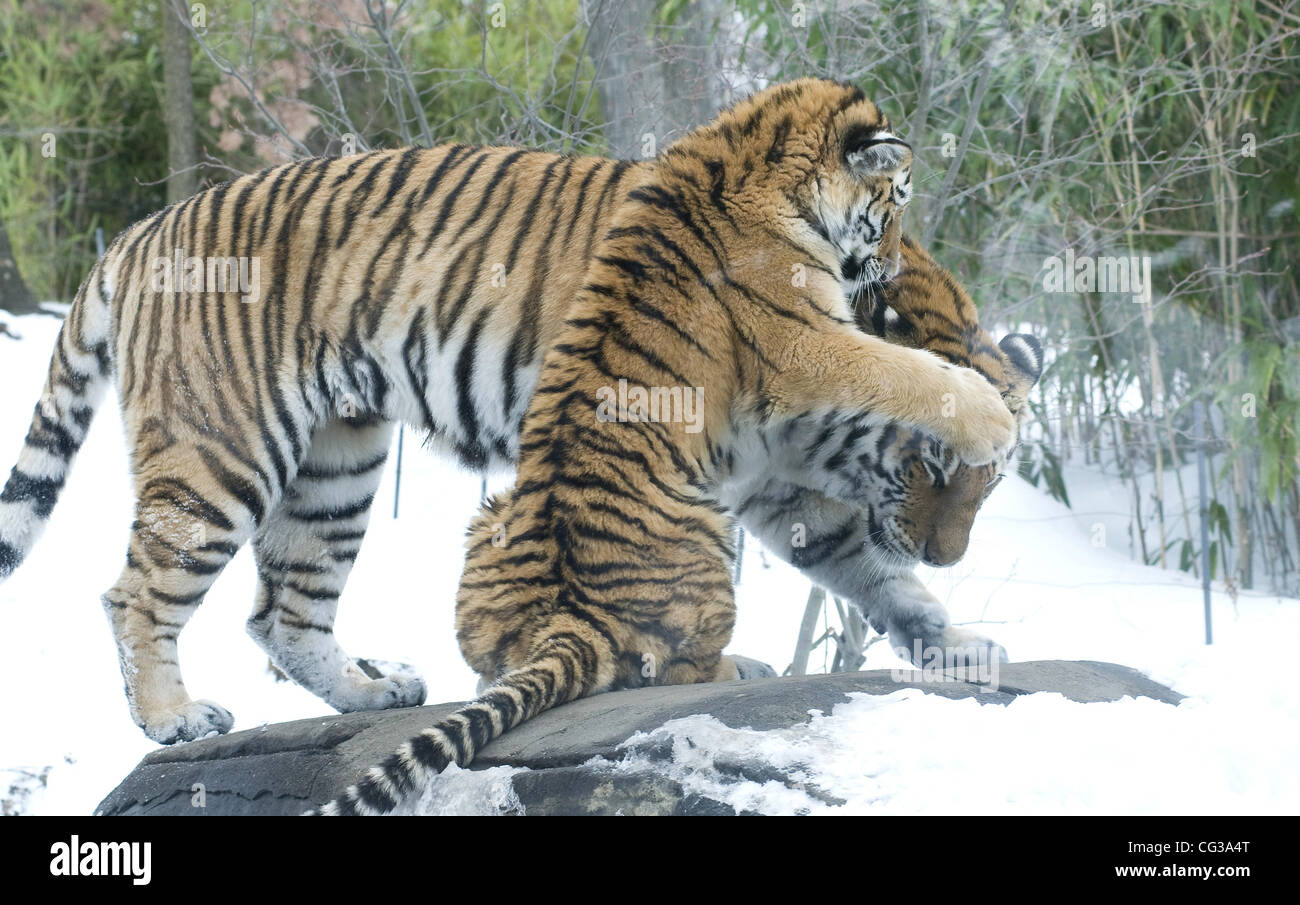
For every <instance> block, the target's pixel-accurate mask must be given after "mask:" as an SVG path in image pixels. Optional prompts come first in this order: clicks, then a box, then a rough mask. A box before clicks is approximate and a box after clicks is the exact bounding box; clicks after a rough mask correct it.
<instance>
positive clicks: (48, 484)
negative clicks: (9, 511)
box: [0, 468, 64, 519]
mask: <svg viewBox="0 0 1300 905" xmlns="http://www.w3.org/2000/svg"><path fill="white" fill-rule="evenodd" d="M63 480H64V479H63V478H62V477H58V478H37V477H33V476H32V475H29V474H27V473H26V472H22V471H19V470H18V469H17V468H14V470H13V471H12V472H11V473H10V474H9V480H8V481H7V482H6V483H5V489H4V492H3V493H0V503H28V502H30V503H34V504H35V512H36V516H37V517H38V518H42V519H45V518H49V517H50V513H51V512H52V511H53V510H54V504H55V503H56V502H58V499H59V491H60V490H62V489H63Z"/></svg>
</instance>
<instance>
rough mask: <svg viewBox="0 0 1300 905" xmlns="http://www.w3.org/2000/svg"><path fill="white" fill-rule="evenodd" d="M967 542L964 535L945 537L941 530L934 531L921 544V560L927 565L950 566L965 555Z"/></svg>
mask: <svg viewBox="0 0 1300 905" xmlns="http://www.w3.org/2000/svg"><path fill="white" fill-rule="evenodd" d="M968 542H969V539H968V538H965V537H963V538H960V539H958V538H955V537H947V538H945V537H944V536H943V533H942V532H935V533H934V534H931V535H930V536H929V537H927V538H926V539H925V543H924V544H922V545H921V561H922V562H923V563H925V564H926V565H927V566H950V565H952V564H953V563H955V562H956V561H957V560H959V559H961V558H962V557H963V556H965V555H966V545H967V543H968Z"/></svg>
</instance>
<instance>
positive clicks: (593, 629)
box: [321, 80, 1032, 814]
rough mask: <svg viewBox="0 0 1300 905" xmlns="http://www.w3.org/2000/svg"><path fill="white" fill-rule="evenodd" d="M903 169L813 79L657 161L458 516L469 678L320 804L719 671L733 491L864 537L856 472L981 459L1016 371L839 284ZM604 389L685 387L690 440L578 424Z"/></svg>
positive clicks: (902, 189) (388, 785) (892, 142)
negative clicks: (464, 525)
mask: <svg viewBox="0 0 1300 905" xmlns="http://www.w3.org/2000/svg"><path fill="white" fill-rule="evenodd" d="M911 162H912V157H911V151H910V149H909V148H908V147H907V145H906V144H904V143H903V142H902V141H901V140H900V139H898V138H897V137H896V136H895V135H894V134H893V133H892V132H891V131H890V128H889V124H888V122H887V121H886V120H885V118H884V117H883V116H882V115H881V114H880V112H879V111H878V110H877V108H876V107H875V106H874V105H873V104H872V103H871V102H870V101H868V100H866V99H865V98H864V97H863V95H862V94H861V92H860V91H858V90H857V89H855V88H852V87H851V86H846V85H842V84H838V83H834V82H824V81H817V80H801V81H798V82H793V83H789V84H786V85H782V86H778V87H776V88H772V89H768V90H766V91H763V92H760V93H759V94H757V95H755V96H754V97H752V98H750V99H748V100H746V101H743V102H741V103H739V104H737V105H736V106H734V107H733V108H731V109H730V110H728V111H725V112H724V113H722V114H721V115H720V116H719V117H718V118H717V119H716V120H715V121H714V122H713V123H711V124H710V125H708V126H705V127H702V128H700V129H698V130H696V131H695V132H692V133H690V134H689V135H687V136H686V137H684V138H683V139H681V140H680V141H678V142H676V143H675V144H673V145H672V146H671V147H669V148H668V149H667V150H666V151H665V152H664V153H663V154H662V155H661V156H660V158H659V159H658V160H657V162H656V166H655V170H654V172H653V174H651V175H650V176H649V177H648V178H647V179H646V180H645V182H643V183H642V184H641V185H639V186H638V187H637V188H635V189H633V190H632V191H631V192H629V193H628V195H627V196H626V197H625V199H624V200H623V202H622V203H621V205H620V206H619V208H618V210H617V212H616V213H615V215H614V218H613V223H612V226H611V228H610V229H609V230H608V231H607V232H606V234H605V237H604V238H603V240H602V241H601V242H600V243H599V244H598V246H597V247H596V249H595V252H594V256H593V258H592V261H591V265H590V268H589V270H588V274H587V277H586V281H585V285H584V287H583V290H582V292H581V293H580V294H579V296H578V297H577V300H576V302H575V304H574V306H573V308H572V309H571V311H570V312H569V314H568V318H567V320H566V323H565V326H564V329H563V330H562V331H561V333H560V334H559V336H558V337H557V338H556V340H555V342H554V343H553V345H552V346H551V347H550V349H549V350H548V351H547V353H546V356H545V358H544V360H543V365H542V371H541V375H540V377H539V380H538V384H537V388H536V390H535V391H534V393H533V397H532V401H531V403H530V405H529V408H528V412H527V414H526V415H525V418H524V421H523V426H522V431H521V435H520V442H519V452H520V458H519V467H518V475H517V479H516V482H515V484H514V486H513V487H512V488H510V489H509V490H508V491H506V492H505V493H502V494H500V495H498V496H497V497H496V498H495V499H494V500H491V501H489V502H488V503H487V504H485V506H484V508H483V510H482V511H481V512H480V514H479V515H478V516H477V517H476V519H475V520H474V522H473V523H472V524H471V527H470V533H469V539H468V542H467V546H466V560H465V569H464V573H463V575H462V578H461V584H460V588H459V591H458V593H457V601H456V631H457V639H458V641H459V643H460V647H461V651H462V653H463V654H464V656H465V658H466V660H467V662H468V663H469V664H470V666H471V667H472V668H473V669H475V670H476V671H477V672H478V673H479V674H480V675H481V676H483V677H484V678H485V679H487V680H488V683H489V684H488V687H487V688H486V689H485V690H484V691H483V692H482V693H481V694H480V695H479V696H478V697H477V698H476V699H475V700H474V701H473V702H471V703H470V704H468V705H466V706H464V707H462V708H460V709H459V710H457V711H456V712H455V713H453V714H452V715H450V716H448V717H446V718H444V719H441V720H438V721H437V722H436V723H434V724H433V725H431V726H430V727H429V728H428V729H426V730H424V731H423V732H421V733H420V734H419V735H417V736H415V737H414V738H412V739H411V740H410V741H408V742H407V743H406V744H404V745H403V746H402V747H401V748H399V749H398V750H397V751H396V752H395V753H394V754H393V755H392V756H391V757H390V758H388V760H386V761H385V762H384V763H383V764H381V765H378V766H376V767H373V768H371V769H370V770H368V771H367V772H366V773H365V775H364V776H363V778H362V779H361V780H360V781H359V782H358V783H357V784H356V785H354V786H352V787H351V788H349V789H348V790H347V791H346V792H345V793H344V794H343V795H342V796H341V797H340V798H339V799H337V800H335V801H332V802H330V803H328V804H327V805H325V806H323V807H322V809H321V812H322V813H325V814H359V813H384V812H388V811H391V810H392V809H393V808H394V807H396V806H397V805H398V804H399V803H400V802H402V801H403V800H404V799H406V798H408V797H410V796H411V795H413V794H415V793H416V792H417V791H418V790H419V789H420V788H422V787H423V785H424V784H425V783H426V782H427V781H428V780H429V779H430V778H431V777H432V776H434V775H436V774H438V773H440V772H441V771H442V770H443V769H445V768H446V767H447V766H448V765H449V764H452V763H456V764H459V765H462V766H464V765H466V764H468V763H470V762H471V761H472V760H473V759H474V757H475V755H476V753H477V752H478V751H480V750H481V749H482V748H483V746H485V745H486V744H487V743H489V742H490V741H491V740H493V739H494V738H497V737H499V736H500V735H502V734H503V733H505V732H507V731H509V730H510V729H512V728H513V727H515V726H517V725H519V724H520V723H521V722H523V721H525V720H527V719H530V718H532V717H534V716H536V715H537V714H538V713H541V712H543V711H545V710H547V709H550V708H552V707H555V706H557V705H559V704H562V703H565V702H567V701H571V700H574V699H576V698H580V697H583V696H587V695H591V694H597V693H601V692H605V691H609V690H612V689H618V688H636V687H642V686H646V685H671V684H685V683H695V682H710V681H725V680H728V679H733V678H735V677H736V675H737V669H736V666H735V664H734V663H733V662H731V661H730V660H729V659H728V658H727V657H725V656H724V655H723V649H724V648H725V647H726V645H727V643H728V641H729V640H730V637H731V631H732V627H733V625H734V621H735V599H734V588H733V585H732V580H731V574H732V567H733V560H734V556H735V550H734V548H733V539H732V538H733V534H732V530H731V528H732V516H731V513H732V508H731V506H730V505H729V500H728V495H729V490H728V488H729V487H730V486H731V485H732V484H733V483H735V482H736V481H737V480H738V479H739V480H740V481H741V482H742V483H743V482H744V480H745V479H746V478H749V477H752V476H753V475H755V474H759V473H762V472H764V471H768V472H770V473H772V474H779V475H780V476H781V478H782V479H784V480H788V481H790V482H791V483H792V485H793V486H796V487H799V488H803V489H806V490H809V491H813V492H815V493H818V494H821V495H822V496H823V497H824V498H826V499H827V500H833V501H838V502H839V503H842V504H845V505H846V506H847V507H848V508H849V509H850V510H851V511H852V512H854V513H855V514H858V515H862V514H866V516H867V518H866V519H865V520H862V521H861V522H860V523H859V527H865V530H867V531H868V532H869V534H871V535H872V537H871V539H872V540H873V541H875V540H883V539H884V536H883V535H880V536H877V534H878V532H877V528H878V519H877V518H875V517H874V516H873V515H872V513H873V510H871V509H869V508H868V509H864V506H870V505H872V504H873V503H874V502H877V501H869V500H867V499H866V497H869V496H871V495H873V494H874V493H875V490H876V489H877V488H876V485H875V480H874V477H873V476H874V474H875V473H876V472H877V471H878V470H879V469H881V468H886V469H888V468H895V469H901V470H902V471H903V472H906V473H907V474H908V475H913V474H914V475H916V476H918V477H923V478H926V479H929V480H932V481H934V482H936V483H937V482H939V481H940V479H941V478H943V479H944V480H946V477H947V476H951V475H956V474H957V472H958V471H959V470H960V469H962V468H966V469H970V470H973V472H974V473H976V474H978V475H981V476H985V477H987V476H988V475H989V474H991V473H995V472H996V470H997V469H999V468H1000V467H1001V466H1002V464H1003V463H1005V461H1006V459H1007V457H1008V456H1009V454H1010V452H1011V450H1012V448H1013V447H1014V445H1015V443H1016V439H1017V426H1018V420H1017V415H1016V413H1014V412H1013V411H1012V406H1011V405H1009V404H1008V402H1009V399H1010V397H1011V396H1013V395H1015V394H1018V393H1022V392H1023V391H1024V390H1025V389H1026V387H1027V385H1028V384H1032V378H1029V377H1024V378H1013V379H1012V380H1011V381H1010V383H1009V384H1008V385H1007V386H1006V387H1000V386H997V385H995V381H992V380H990V379H989V377H988V376H986V375H985V374H984V373H981V372H980V371H978V370H976V369H974V368H968V367H958V366H956V365H954V364H951V363H949V362H946V361H944V360H943V359H942V358H940V357H939V356H938V355H937V354H934V353H932V352H928V351H919V350H917V349H914V348H910V347H906V346H902V345H897V344H893V343H890V342H888V341H887V340H886V339H882V338H880V337H877V336H872V335H869V334H867V333H866V332H864V331H863V330H862V329H861V328H860V327H859V324H858V323H857V317H856V315H855V312H854V310H853V307H852V305H851V303H850V300H849V298H848V296H847V295H846V292H845V287H844V282H845V281H846V280H848V281H850V282H851V281H853V280H854V279H855V278H856V275H857V273H858V272H860V271H861V270H862V269H864V266H865V262H864V259H867V260H872V261H879V260H881V259H883V260H890V259H892V258H895V257H896V256H897V255H898V254H900V253H901V250H900V249H899V248H898V246H899V243H900V242H901V232H900V229H899V223H898V219H899V215H900V214H901V209H902V207H903V205H904V203H905V201H906V198H907V195H908V191H909V190H910V168H911ZM891 246H892V247H891ZM648 262H653V266H650V264H649V263H648ZM792 272H796V273H801V274H804V275H805V277H806V278H805V279H801V280H791V279H790V274H791V273H792ZM903 277H904V275H903V274H900V279H899V280H898V281H897V282H898V284H899V286H900V287H905V286H906V285H907V282H906V279H905V278H903ZM904 291H905V290H904ZM923 326H924V325H923ZM937 345H941V343H937ZM997 349H998V347H997V346H992V350H979V351H986V354H988V355H996V350H997ZM954 351H955V350H954ZM1002 351H1003V352H1005V351H1006V349H1003V350H1002ZM963 354H964V353H963ZM999 363H1000V360H999ZM972 364H973V361H972ZM620 381H626V382H627V383H628V384H629V385H633V386H641V387H661V388H662V387H678V388H700V389H701V390H702V392H701V398H700V399H698V400H697V404H698V405H700V406H701V411H702V412H703V425H702V429H701V430H689V429H687V425H686V424H684V423H683V422H682V420H681V419H673V418H667V419H664V418H662V417H661V418H653V417H644V413H639V414H638V416H637V417H627V418H622V417H620V418H617V419H610V418H604V417H600V413H599V410H598V407H599V405H600V402H599V400H600V399H601V398H602V395H603V394H606V393H607V392H608V388H609V387H610V386H611V385H614V384H618V383H619V382H620ZM891 431H892V432H894V434H895V435H896V437H897V440H896V442H894V441H891V440H889V439H888V438H887V436H886V435H888V434H889V432H891ZM882 450H885V451H886V452H888V453H889V454H891V455H893V456H894V457H895V460H896V461H894V462H893V463H892V464H891V463H886V462H882V461H881V459H880V455H881V451H882ZM975 480H976V481H977V482H978V481H979V478H976V479H975ZM982 483H983V486H984V487H987V485H988V484H989V481H988V480H984V481H983V482H982ZM905 497H906V493H905V492H904V493H903V495H902V497H901V498H899V499H898V500H895V501H893V502H891V503H889V504H887V505H890V506H894V507H895V511H899V510H898V509H897V507H898V505H899V503H901V501H902V499H903V498H905ZM940 505H942V504H940ZM975 505H978V503H976V504H975ZM881 511H883V510H881ZM900 525H901V523H900ZM949 534H950V533H949V532H946V531H939V530H937V529H936V532H935V533H933V535H932V536H933V537H934V538H935V539H936V541H937V540H938V539H939V538H940V537H943V538H945V539H947V538H948V537H949ZM906 535H907V532H906V529H905V526H904V530H903V531H902V533H900V534H898V535H896V536H895V540H896V541H899V542H902V539H903V537H904V536H906ZM923 544H924V549H926V550H928V549H929V547H930V536H927V537H926V538H925V539H924V540H923ZM914 552H916V551H914ZM922 555H925V554H922ZM931 555H940V554H938V553H934V554H931ZM944 555H946V553H945V554H944Z"/></svg>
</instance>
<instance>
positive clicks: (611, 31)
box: [582, 0, 726, 159]
mask: <svg viewBox="0 0 1300 905" xmlns="http://www.w3.org/2000/svg"><path fill="white" fill-rule="evenodd" d="M658 6H659V4H658V2H657V0H583V2H582V11H583V16H584V18H585V19H586V21H587V23H588V38H587V51H588V53H589V54H590V56H591V60H592V64H593V65H594V67H595V70H596V83H597V87H598V89H599V93H600V113H601V118H602V119H604V121H605V138H606V140H607V141H608V142H609V153H610V155H611V156H613V157H619V158H625V159H628V158H630V159H642V158H647V157H653V156H654V155H655V154H657V153H659V151H661V150H663V149H664V148H665V147H666V146H667V145H668V144H670V143H671V142H672V141H673V140H675V139H677V138H679V137H681V135H682V134H684V133H685V132H688V131H690V130H691V129H694V128H695V127H696V126H699V125H701V124H703V123H706V122H708V121H709V120H710V119H712V118H713V115H714V114H715V113H716V112H717V110H718V108H719V107H720V106H721V105H722V103H723V102H724V101H725V98H724V97H722V93H721V90H720V85H721V81H720V79H719V73H718V70H719V68H720V67H719V61H718V60H716V59H715V56H716V52H715V49H714V43H715V42H714V38H715V37H716V33H717V29H718V27H719V23H720V21H721V17H722V15H723V13H724V12H725V11H726V9H725V4H720V3H719V2H718V0H700V2H695V3H690V4H688V5H687V6H686V7H685V8H684V9H683V10H682V11H681V13H680V14H679V16H678V18H677V20H676V21H675V22H673V23H672V24H671V25H666V26H664V25H659V24H658V23H657V18H656V11H657V8H658Z"/></svg>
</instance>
